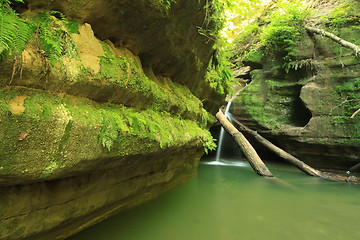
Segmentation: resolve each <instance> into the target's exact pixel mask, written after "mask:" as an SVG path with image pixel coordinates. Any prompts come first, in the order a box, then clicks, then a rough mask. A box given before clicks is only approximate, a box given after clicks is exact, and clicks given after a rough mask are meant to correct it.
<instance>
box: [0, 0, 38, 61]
mask: <svg viewBox="0 0 360 240" xmlns="http://www.w3.org/2000/svg"><path fill="white" fill-rule="evenodd" d="M18 2H22V1H20V0H18ZM32 33H33V29H32V28H31V26H30V25H29V24H28V23H27V22H25V21H24V20H22V19H21V18H20V17H19V16H18V14H17V13H16V12H15V11H14V10H13V9H11V8H10V6H9V1H7V0H0V57H4V56H5V55H6V54H8V53H10V54H19V53H21V51H22V50H23V49H24V47H25V45H26V44H27V42H28V40H29V39H30V36H31V35H32Z"/></svg>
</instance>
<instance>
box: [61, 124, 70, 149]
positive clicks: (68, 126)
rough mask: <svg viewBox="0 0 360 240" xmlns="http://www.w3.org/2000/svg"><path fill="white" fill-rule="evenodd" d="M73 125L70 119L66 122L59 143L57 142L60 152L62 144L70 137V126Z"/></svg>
mask: <svg viewBox="0 0 360 240" xmlns="http://www.w3.org/2000/svg"><path fill="white" fill-rule="evenodd" d="M72 126H73V121H72V120H70V121H69V122H68V124H67V125H66V127H65V130H64V135H63V136H62V138H61V140H60V143H59V152H61V151H62V150H63V148H64V145H65V144H66V143H67V141H68V140H69V138H70V133H71V128H72Z"/></svg>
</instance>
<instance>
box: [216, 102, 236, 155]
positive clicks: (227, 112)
mask: <svg viewBox="0 0 360 240" xmlns="http://www.w3.org/2000/svg"><path fill="white" fill-rule="evenodd" d="M231 103H232V102H231V100H229V102H228V103H227V105H226V109H225V112H224V115H225V117H226V118H229V110H230V106H231ZM224 134H225V130H224V128H223V127H221V130H220V135H219V144H218V147H217V150H216V157H215V161H216V162H220V157H221V149H222V144H223V138H224Z"/></svg>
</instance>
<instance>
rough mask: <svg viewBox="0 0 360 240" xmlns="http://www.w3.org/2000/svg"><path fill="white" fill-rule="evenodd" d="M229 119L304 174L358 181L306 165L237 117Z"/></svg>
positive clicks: (356, 178)
mask: <svg viewBox="0 0 360 240" xmlns="http://www.w3.org/2000/svg"><path fill="white" fill-rule="evenodd" d="M231 120H232V121H233V122H234V123H236V124H237V125H238V126H239V129H240V131H242V132H245V133H248V134H250V135H251V136H253V137H254V138H255V139H256V140H257V141H258V142H259V143H261V144H262V145H264V146H265V147H266V148H267V149H269V150H270V151H272V152H273V153H275V154H277V155H278V156H279V157H281V158H282V159H284V160H286V161H288V162H290V163H291V164H293V165H294V166H296V167H297V168H299V169H300V170H301V171H303V172H305V173H306V174H308V175H310V176H315V177H321V178H325V179H328V180H332V181H339V182H357V183H359V182H360V178H358V177H355V176H342V175H338V174H333V173H327V172H322V171H320V170H317V169H315V168H312V167H310V166H309V165H307V164H306V163H304V162H303V161H301V160H299V159H298V158H296V157H295V156H293V155H291V154H289V153H287V152H285V151H284V150H283V149H281V148H279V147H277V146H275V145H274V144H272V143H271V142H270V141H268V140H267V139H265V138H264V137H262V136H261V135H260V134H258V133H257V132H256V131H253V130H251V129H250V128H248V127H246V126H245V125H244V124H242V123H241V122H239V121H238V120H237V119H235V118H233V117H231Z"/></svg>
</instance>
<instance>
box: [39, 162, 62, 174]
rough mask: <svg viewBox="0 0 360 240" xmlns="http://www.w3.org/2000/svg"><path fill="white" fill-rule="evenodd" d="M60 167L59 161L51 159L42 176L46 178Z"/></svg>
mask: <svg viewBox="0 0 360 240" xmlns="http://www.w3.org/2000/svg"><path fill="white" fill-rule="evenodd" d="M58 168H59V166H58V163H57V162H56V161H51V162H50V164H49V165H48V166H47V167H46V168H45V169H44V171H43V172H42V173H41V175H40V178H46V177H49V176H51V175H52V174H53V173H54V172H55V170H56V169H58Z"/></svg>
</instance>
